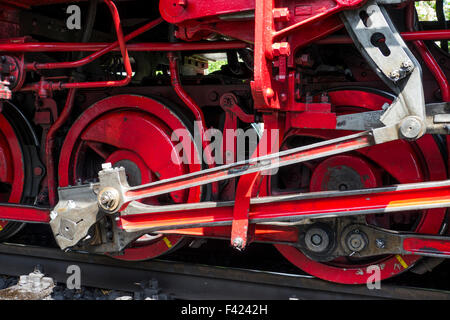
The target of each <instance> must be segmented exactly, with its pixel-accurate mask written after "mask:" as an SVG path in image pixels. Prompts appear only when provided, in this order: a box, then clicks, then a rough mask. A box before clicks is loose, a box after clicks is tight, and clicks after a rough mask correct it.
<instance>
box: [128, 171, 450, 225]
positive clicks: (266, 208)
mask: <svg viewBox="0 0 450 320" xmlns="http://www.w3.org/2000/svg"><path fill="white" fill-rule="evenodd" d="M233 206H234V201H229V202H202V203H193V204H181V205H170V206H149V205H145V204H142V203H139V202H132V203H130V204H129V206H128V207H127V208H126V209H125V210H124V211H122V212H121V215H120V225H121V227H122V228H123V229H125V230H127V231H136V230H138V229H146V230H147V231H148V232H151V231H157V230H171V229H183V228H184V229H186V228H198V227H206V226H215V225H230V224H231V223H232V221H233ZM444 207H450V180H444V181H432V182H423V183H413V184H402V185H396V186H391V187H385V188H374V189H363V190H351V191H327V192H313V193H306V194H295V195H283V196H274V197H261V198H253V199H251V202H250V208H249V215H248V216H249V222H250V223H260V222H271V221H277V222H279V221H287V222H294V221H300V220H303V219H312V218H334V217H343V216H350V215H365V214H374V213H390V212H398V211H410V210H411V211H412V210H425V209H432V208H444Z"/></svg>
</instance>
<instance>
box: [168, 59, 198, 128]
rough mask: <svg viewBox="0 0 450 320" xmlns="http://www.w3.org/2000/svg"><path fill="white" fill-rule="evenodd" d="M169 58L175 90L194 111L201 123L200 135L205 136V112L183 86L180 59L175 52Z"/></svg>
mask: <svg viewBox="0 0 450 320" xmlns="http://www.w3.org/2000/svg"><path fill="white" fill-rule="evenodd" d="M167 57H168V58H169V68H170V79H171V82H172V86H173V89H174V90H175V92H176V93H177V95H178V97H179V98H180V99H181V100H182V101H183V102H184V104H185V105H186V106H187V107H188V108H189V109H190V110H191V111H192V113H193V114H194V117H195V119H196V121H198V122H200V124H201V128H200V133H201V134H202V136H203V133H204V132H205V117H204V116H203V112H202V110H201V109H200V107H199V106H198V105H197V104H196V103H195V101H194V100H192V98H191V97H190V96H189V95H188V93H187V92H186V91H184V89H183V87H182V86H181V82H180V75H179V73H178V58H177V57H175V55H174V54H173V52H169V53H168V54H167Z"/></svg>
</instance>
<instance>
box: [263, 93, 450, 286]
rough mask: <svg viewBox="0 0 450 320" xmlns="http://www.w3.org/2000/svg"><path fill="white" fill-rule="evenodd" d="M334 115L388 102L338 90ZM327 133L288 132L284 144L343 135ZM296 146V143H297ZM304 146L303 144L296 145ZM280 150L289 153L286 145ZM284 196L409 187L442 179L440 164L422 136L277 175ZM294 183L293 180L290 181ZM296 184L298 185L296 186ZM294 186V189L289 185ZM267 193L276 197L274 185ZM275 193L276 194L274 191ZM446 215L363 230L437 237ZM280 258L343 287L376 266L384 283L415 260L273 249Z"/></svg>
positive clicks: (402, 216)
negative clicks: (324, 256)
mask: <svg viewBox="0 0 450 320" xmlns="http://www.w3.org/2000/svg"><path fill="white" fill-rule="evenodd" d="M329 96H330V100H331V103H332V105H333V106H334V108H335V110H336V112H337V113H340V114H343V113H351V112H360V111H364V109H365V110H379V109H380V108H381V106H382V105H383V104H384V103H389V102H390V101H391V98H390V97H389V96H385V95H382V94H379V93H376V92H369V91H361V90H339V91H332V92H329ZM348 133H349V132H347V133H342V132H341V133H340V132H336V131H330V130H293V131H291V132H290V133H289V134H288V135H287V138H286V139H285V143H287V144H289V141H291V143H292V141H297V144H298V143H305V142H308V143H310V142H312V141H317V140H328V139H332V138H336V137H338V136H341V135H344V134H348ZM299 141H300V142H299ZM301 141H303V142H301ZM285 147H293V146H292V145H290V146H289V145H287V146H286V145H285ZM289 170H291V172H289ZM283 176H284V177H285V178H284V180H285V181H284V182H283V185H284V187H286V190H292V189H301V190H303V191H306V192H307V191H323V190H347V189H359V188H373V187H381V186H384V185H390V184H394V183H412V182H420V181H429V180H443V179H446V169H445V164H444V161H443V158H442V155H441V152H440V149H439V147H438V145H437V143H436V141H435V139H434V138H433V137H432V136H430V135H425V136H423V137H422V138H421V139H419V140H417V141H415V142H406V141H404V140H399V141H394V142H390V143H387V144H383V145H377V146H373V147H370V148H365V149H362V150H360V151H358V152H352V153H346V154H342V155H336V156H333V157H329V158H326V159H322V160H319V161H315V162H310V163H305V164H304V165H299V166H296V167H295V166H291V167H288V168H286V169H285V171H282V170H280V173H279V177H278V179H281V180H283ZM293 176H294V177H295V178H292V177H293ZM295 181H297V183H295ZM293 183H294V185H293ZM269 188H270V192H272V193H273V192H274V191H275V192H276V189H277V188H274V184H273V182H272V183H271V186H270V187H269ZM278 192H280V190H278ZM445 212H446V210H445V209H432V210H425V211H420V212H407V213H395V214H377V215H369V216H368V217H367V218H366V222H367V223H368V224H372V225H377V226H380V227H383V228H386V229H391V230H399V231H400V230H401V231H412V232H418V233H424V234H437V233H439V232H440V229H441V226H442V224H443V221H444V218H445ZM276 248H277V249H278V250H279V251H280V252H281V254H282V255H283V256H284V257H286V258H287V259H288V260H289V261H290V262H291V263H293V264H294V265H296V266H297V267H299V268H300V269H302V270H304V271H306V272H308V273H309V274H311V275H314V276H316V277H318V278H321V279H324V280H328V281H332V282H337V283H345V284H363V283H366V281H367V279H368V277H369V276H370V275H371V274H368V273H367V270H366V269H367V267H368V266H369V265H378V266H379V267H380V270H381V279H387V278H390V277H392V276H395V275H397V274H399V273H401V272H403V271H405V270H407V269H409V268H411V267H412V266H413V265H414V264H415V263H416V262H417V261H418V260H419V259H420V257H418V256H412V255H402V256H400V255H384V256H379V257H373V258H370V259H352V258H350V257H349V258H339V259H335V260H333V261H330V262H318V261H314V260H312V259H310V258H308V257H307V256H306V255H305V254H303V253H302V252H301V251H300V250H299V249H297V248H295V247H292V246H288V245H276Z"/></svg>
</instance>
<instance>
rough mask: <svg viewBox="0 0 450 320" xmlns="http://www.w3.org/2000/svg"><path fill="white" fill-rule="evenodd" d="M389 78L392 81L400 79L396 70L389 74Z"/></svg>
mask: <svg viewBox="0 0 450 320" xmlns="http://www.w3.org/2000/svg"><path fill="white" fill-rule="evenodd" d="M389 78H391V80H393V81H397V80H399V79H400V72H399V71H398V70H394V71H392V72H391V73H390V74H389Z"/></svg>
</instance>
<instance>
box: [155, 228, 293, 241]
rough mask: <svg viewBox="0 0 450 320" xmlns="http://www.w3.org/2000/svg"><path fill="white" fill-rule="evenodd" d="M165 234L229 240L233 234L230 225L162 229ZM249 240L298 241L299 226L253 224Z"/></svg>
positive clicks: (249, 232)
mask: <svg viewBox="0 0 450 320" xmlns="http://www.w3.org/2000/svg"><path fill="white" fill-rule="evenodd" d="M161 233H164V234H180V235H186V236H190V237H202V238H205V237H206V238H214V239H223V240H227V239H229V238H230V235H231V227H230V226H216V227H203V228H192V229H175V230H164V231H161ZM248 241H249V242H272V243H273V242H277V243H281V242H284V243H286V242H289V243H296V242H297V241H298V228H297V227H289V226H286V227H285V226H274V225H261V224H259V225H258V224H251V225H249V231H248Z"/></svg>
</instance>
